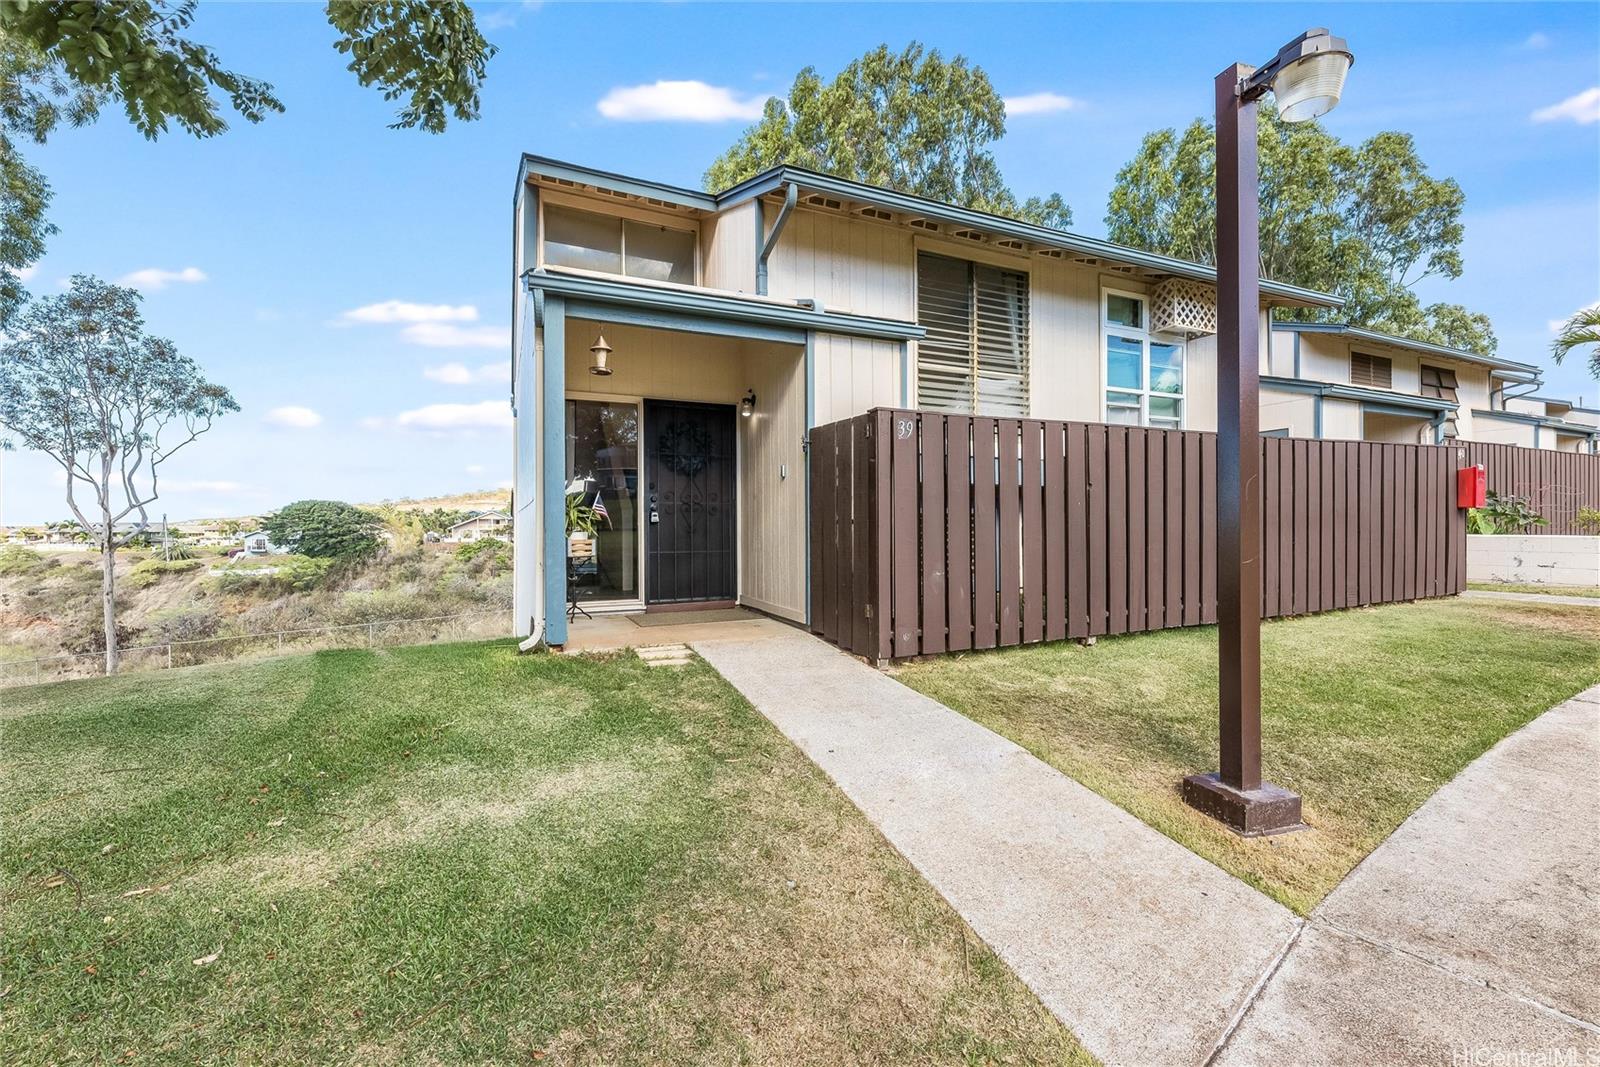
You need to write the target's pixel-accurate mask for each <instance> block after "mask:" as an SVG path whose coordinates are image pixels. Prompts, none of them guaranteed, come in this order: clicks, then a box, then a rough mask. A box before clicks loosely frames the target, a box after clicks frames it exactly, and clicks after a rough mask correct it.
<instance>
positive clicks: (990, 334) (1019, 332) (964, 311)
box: [917, 252, 1028, 416]
mask: <svg viewBox="0 0 1600 1067" xmlns="http://www.w3.org/2000/svg"><path fill="white" fill-rule="evenodd" d="M917 322H918V324H919V325H921V326H923V327H924V328H925V329H926V330H927V331H928V333H927V336H925V337H924V338H922V340H920V341H918V342H917V403H918V404H919V405H920V406H921V407H923V408H926V409H928V410H930V411H951V412H962V413H969V412H979V413H982V414H985V415H1013V416H1025V415H1027V414H1028V276H1027V275H1026V274H1023V273H1020V272H1018V271H1008V270H1002V269H1000V268H999V267H991V266H989V265H987V264H983V263H969V262H967V261H966V260H961V259H952V258H951V257H949V256H937V255H933V254H931V253H927V252H923V253H920V254H919V255H918V256H917Z"/></svg>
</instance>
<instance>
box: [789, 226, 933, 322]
mask: <svg viewBox="0 0 1600 1067" xmlns="http://www.w3.org/2000/svg"><path fill="white" fill-rule="evenodd" d="M776 214H777V212H776V209H775V208H769V209H768V210H767V216H768V217H767V220H766V225H767V228H768V229H769V230H770V229H771V226H772V222H773V218H774V217H775V216H776ZM767 267H768V276H767V291H768V294H769V295H771V296H778V297H784V298H787V299H791V300H801V299H812V300H820V301H822V303H823V305H824V306H825V307H827V308H828V310H830V311H851V312H855V313H856V314H859V315H878V316H883V317H885V318H893V319H907V320H909V319H911V318H913V317H914V310H913V308H914V303H913V302H914V299H915V294H916V287H917V275H916V254H915V250H914V248H913V245H912V237H911V233H910V231H908V230H904V229H901V228H898V227H894V226H887V225H884V224H882V223H879V222H874V221H873V220H871V219H862V218H856V217H854V216H847V215H834V214H829V213H827V212H821V211H813V210H808V209H807V208H805V207H804V206H801V207H797V208H795V210H794V214H793V215H791V216H790V218H789V222H788V225H787V226H785V227H784V231H783V234H782V235H781V236H780V237H779V238H778V247H777V248H775V249H774V250H773V253H772V256H771V257H770V258H769V259H768V260H767Z"/></svg>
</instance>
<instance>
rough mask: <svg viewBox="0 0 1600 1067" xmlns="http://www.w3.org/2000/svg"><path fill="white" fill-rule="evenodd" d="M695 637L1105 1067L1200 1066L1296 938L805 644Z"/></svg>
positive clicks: (1227, 891)
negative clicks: (1129, 1066) (1118, 1066)
mask: <svg viewBox="0 0 1600 1067" xmlns="http://www.w3.org/2000/svg"><path fill="white" fill-rule="evenodd" d="M692 644H693V646H694V648H695V650H696V651H697V652H699V653H700V654H701V655H702V656H703V657H705V659H707V660H708V661H709V662H710V663H711V665H712V666H713V667H715V668H716V669H717V670H718V671H720V672H721V673H722V675H723V676H724V677H725V678H727V679H728V681H729V682H731V683H732V684H733V685H734V687H735V688H737V689H738V690H739V691H740V692H742V693H743V694H744V695H745V696H746V697H747V698H749V700H750V701H751V703H753V704H754V705H755V706H756V707H757V708H759V709H760V710H761V712H762V713H763V714H765V715H766V716H767V718H769V719H771V720H772V722H773V723H774V724H776V725H777V727H778V729H779V730H781V731H783V733H784V734H786V735H787V736H788V737H789V739H790V740H792V741H793V742H794V743H795V744H796V745H798V746H799V747H800V749H801V750H802V751H804V752H805V753H806V755H808V756H809V757H811V759H812V760H813V761H815V762H816V764H817V765H818V766H819V767H821V768H822V769H823V771H825V772H826V773H827V774H828V775H829V776H830V777H831V778H833V780H834V781H835V782H837V783H838V785H839V787H840V788H841V789H842V790H844V792H845V794H846V795H847V796H848V797H850V799H851V800H852V801H854V802H855V804H856V806H857V807H859V808H860V809H861V810H862V811H863V812H865V813H866V815H867V817H868V818H869V819H871V820H872V821H873V822H874V823H875V824H877V826H878V827H879V828H880V829H881V830H882V831H883V833H884V836H886V837H887V838H888V839H889V842H890V843H891V844H893V845H894V846H895V848H897V849H898V850H899V851H900V852H901V853H902V854H903V855H905V857H906V858H907V859H909V860H910V861H911V863H912V864H913V865H914V866H915V867H916V868H917V870H919V871H920V872H921V873H922V875H923V877H925V878H926V879H927V880H928V881H929V882H931V883H932V884H933V886H934V887H935V888H936V889H938V890H939V892H940V893H941V894H943V895H944V897H945V899H946V900H948V901H949V902H950V904H951V905H952V906H953V907H954V908H955V909H956V911H957V912H959V913H960V914H961V916H962V917H963V918H964V919H966V920H967V922H968V923H969V924H970V925H971V926H972V928H973V929H974V930H975V931H977V933H978V936H980V937H982V938H983V939H984V941H986V942H987V943H988V944H989V945H990V946H991V947H992V948H993V949H994V950H995V952H996V953H998V954H999V955H1000V957H1001V958H1002V959H1004V960H1005V961H1006V963H1007V964H1009V965H1010V966H1011V967H1012V969H1013V970H1015V971H1016V972H1017V974H1018V975H1019V976H1020V977H1021V978H1022V980H1023V981H1024V982H1026V983H1027V984H1028V986H1029V987H1030V988H1032V989H1033V991H1034V992H1035V993H1036V994H1038V996H1039V998H1040V1000H1042V1001H1043V1002H1044V1003H1045V1006H1046V1007H1048V1008H1049V1009H1050V1010H1051V1011H1053V1012H1054V1013H1055V1014H1056V1016H1057V1017H1058V1018H1060V1019H1061V1020H1062V1021H1063V1022H1065V1023H1066V1024H1067V1025H1068V1026H1070V1027H1071V1028H1072V1030H1073V1032H1074V1033H1075V1034H1077V1036H1078V1038H1079V1039H1080V1040H1081V1041H1082V1042H1083V1043H1084V1044H1085V1045H1086V1046H1088V1048H1089V1049H1090V1050H1091V1051H1093V1052H1094V1053H1095V1054H1096V1055H1097V1056H1099V1057H1101V1058H1102V1059H1103V1060H1106V1061H1107V1062H1110V1063H1138V1064H1200V1063H1203V1062H1205V1060H1206V1059H1207V1057H1208V1056H1210V1055H1211V1053H1212V1051H1213V1050H1214V1048H1215V1047H1216V1043H1217V1042H1218V1040H1219V1039H1220V1038H1221V1036H1222V1034H1223V1033H1224V1032H1225V1031H1226V1030H1227V1028H1228V1027H1229V1025H1230V1023H1231V1022H1232V1021H1233V1020H1234V1019H1235V1018H1236V1017H1237V1016H1238V1014H1239V1012H1240V1011H1241V1010H1242V1009H1243V1008H1244V1006H1245V1004H1246V1002H1247V1001H1248V999H1249V996H1250V994H1251V992H1252V990H1253V989H1254V987H1255V986H1256V984H1257V982H1258V981H1259V980H1260V978H1261V976H1262V975H1263V974H1266V973H1267V971H1268V970H1269V969H1270V968H1271V966H1272V964H1273V963H1274V961H1275V960H1276V959H1277V958H1278V956H1279V955H1280V954H1281V953H1282V952H1283V950H1284V948H1285V947H1286V946H1287V945H1288V944H1289V941H1290V939H1291V938H1292V937H1293V936H1294V933H1295V931H1296V928H1297V926H1298V923H1297V921H1296V919H1295V917H1294V916H1293V914H1291V913H1290V912H1289V911H1288V909H1286V908H1284V907H1283V906H1281V905H1279V904H1278V903H1276V902H1274V901H1272V900H1269V899H1268V898H1267V897H1265V896H1263V895H1262V894H1260V893H1258V892H1257V891H1255V890H1254V889H1251V888H1250V887H1249V886H1247V885H1245V884H1244V883H1243V882H1240V881H1239V880H1237V879H1235V878H1234V877H1233V876H1231V875H1229V874H1226V873H1225V872H1223V871H1222V870H1221V869H1219V868H1217V867H1214V866H1212V865H1211V864H1210V863H1207V862H1206V861H1205V860H1202V859H1200V858H1199V857H1198V856H1196V855H1195V854H1194V853H1192V852H1190V851H1189V850H1188V849H1186V848H1184V847H1183V846H1181V845H1179V844H1177V843H1175V842H1173V841H1172V840H1170V839H1169V838H1166V837H1163V836H1162V835H1161V834H1159V833H1157V832H1156V831H1154V830H1152V829H1150V828H1149V827H1148V826H1146V825H1144V823H1142V822H1140V821H1139V820H1137V819H1135V818H1134V817H1133V816H1131V815H1128V814H1127V813H1126V812H1124V811H1122V809H1120V808H1118V807H1116V806H1115V805H1113V804H1111V803H1109V802H1107V801H1105V800H1103V799H1102V798H1101V797H1099V796H1098V795H1096V794H1094V793H1091V792H1090V791H1089V790H1087V789H1085V788H1084V787H1083V786H1081V785H1079V784H1077V783H1076V782H1074V781H1072V780H1071V779H1069V778H1067V777H1065V776H1064V775H1062V774H1061V773H1060V772H1059V771H1056V770H1055V769H1054V768H1052V767H1049V766H1047V765H1046V764H1044V763H1043V762H1041V761H1039V760H1038V759H1035V758H1034V757H1033V756H1031V755H1029V754H1028V753H1027V752H1025V751H1023V750H1022V749H1021V748H1019V747H1018V746H1017V745H1015V744H1013V743H1012V742H1010V741H1007V740H1006V739H1005V738H1003V737H1000V736H999V735H998V734H995V733H993V732H991V731H989V730H986V729H984V728H983V727H981V726H979V725H978V724H977V723H975V722H973V721H972V720H970V719H968V718H966V717H965V716H963V715H960V714H957V713H956V712H954V711H951V710H950V709H949V708H947V707H945V706H944V705H942V704H939V703H938V702H936V701H933V700H930V699H928V698H927V697H924V696H922V695H920V694H918V693H915V692H913V691H912V690H910V689H907V688H906V687H905V686H903V685H901V684H900V683H899V682H896V681H894V680H893V679H892V678H889V677H888V676H887V675H884V674H882V673H881V672H879V671H875V670H873V669H871V668H869V667H867V666H865V665H863V664H861V663H859V662H857V661H856V660H853V659H851V658H850V657H848V656H846V655H844V654H843V653H841V652H839V651H838V650H836V649H834V648H832V647H831V646H829V645H827V644H824V643H823V642H821V641H819V640H817V639H816V638H813V637H809V636H807V635H805V634H802V633H799V632H793V631H792V632H791V633H790V635H788V636H786V637H778V638H770V639H767V640H763V641H758V642H757V641H751V642H741V641H717V640H703V641H693V642H692Z"/></svg>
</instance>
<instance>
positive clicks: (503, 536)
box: [444, 511, 511, 544]
mask: <svg viewBox="0 0 1600 1067" xmlns="http://www.w3.org/2000/svg"><path fill="white" fill-rule="evenodd" d="M485 537H498V538H499V539H500V540H502V541H509V540H510V539H511V516H510V515H507V514H506V513H505V512H503V511H480V512H479V513H478V514H476V515H473V516H470V517H468V518H465V519H462V520H461V521H460V522H458V523H456V524H455V525H454V526H452V527H450V529H448V530H446V531H445V534H444V539H445V540H446V541H447V542H449V543H450V544H458V543H460V542H463V541H478V540H481V539H483V538H485Z"/></svg>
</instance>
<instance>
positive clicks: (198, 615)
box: [147, 608, 222, 644]
mask: <svg viewBox="0 0 1600 1067" xmlns="http://www.w3.org/2000/svg"><path fill="white" fill-rule="evenodd" d="M147 621H148V624H149V626H148V629H149V633H150V639H151V640H152V641H154V642H155V643H157V644H162V643H165V642H167V641H200V640H204V639H205V638H207V637H214V636H216V633H217V630H219V629H220V628H221V627H222V616H221V615H219V614H217V612H216V611H215V609H212V608H180V609H178V610H177V611H167V612H162V613H161V614H159V615H152V616H151V617H150V618H149V620H147Z"/></svg>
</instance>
